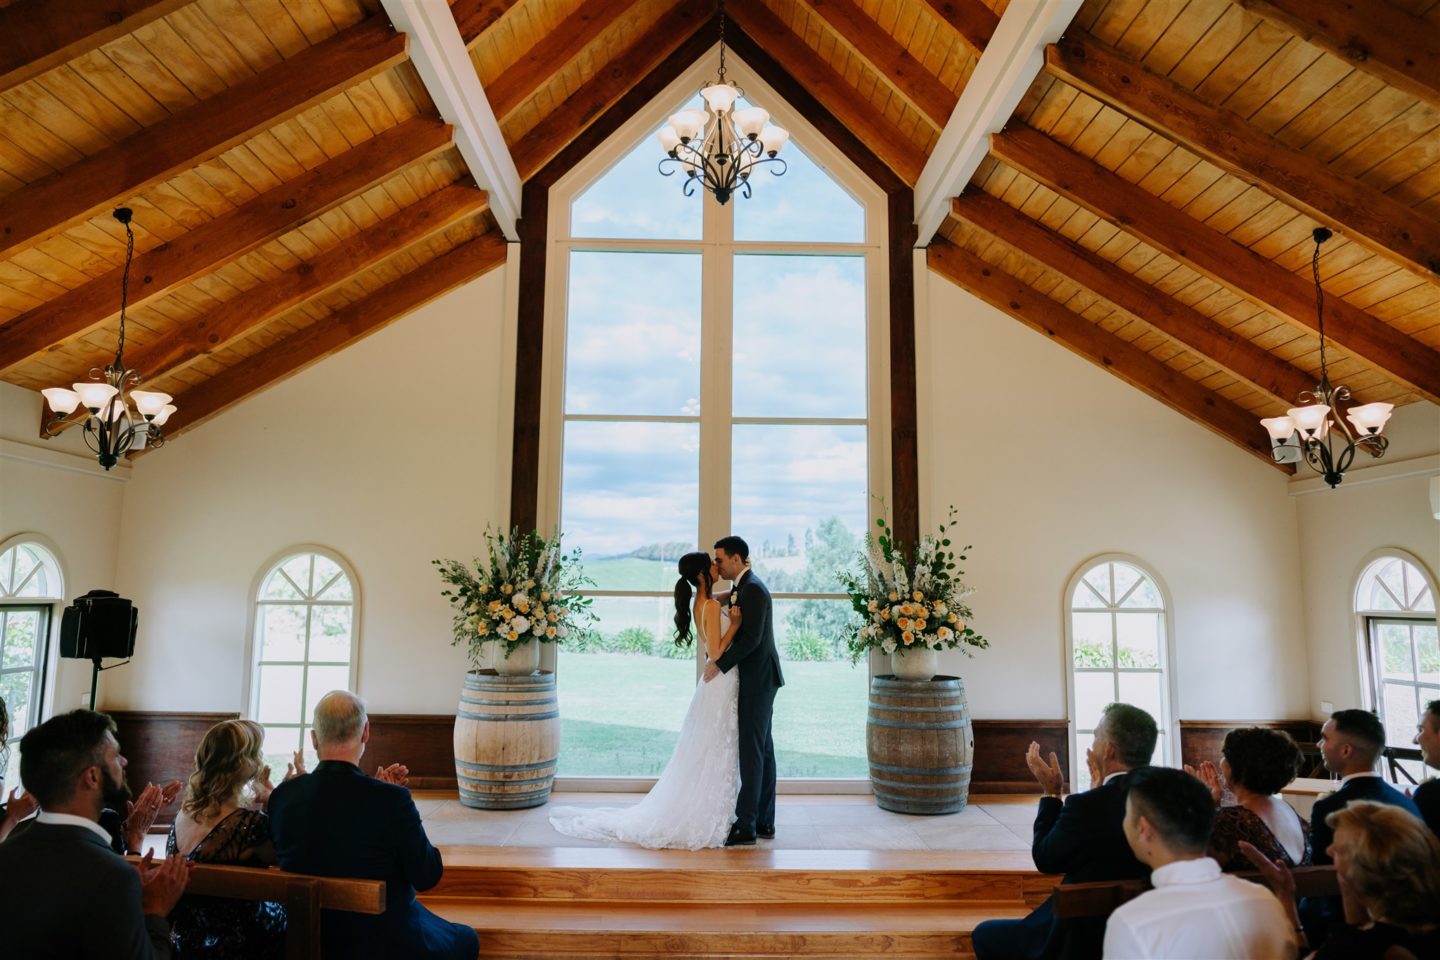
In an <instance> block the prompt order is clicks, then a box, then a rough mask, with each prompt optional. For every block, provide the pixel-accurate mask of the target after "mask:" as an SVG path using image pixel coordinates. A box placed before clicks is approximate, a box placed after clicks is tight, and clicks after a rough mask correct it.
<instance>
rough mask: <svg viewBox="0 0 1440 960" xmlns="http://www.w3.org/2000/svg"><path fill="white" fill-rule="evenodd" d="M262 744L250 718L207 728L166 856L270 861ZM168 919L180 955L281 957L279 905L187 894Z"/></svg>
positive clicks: (235, 862)
mask: <svg viewBox="0 0 1440 960" xmlns="http://www.w3.org/2000/svg"><path fill="white" fill-rule="evenodd" d="M264 739H265V731H264V730H263V729H262V728H261V726H260V725H259V724H258V723H255V722H254V721H253V720H225V721H222V722H220V723H217V724H215V726H213V727H211V728H210V729H209V730H208V731H206V733H205V737H204V739H202V740H201V741H200V747H199V749H197V750H196V751H195V772H194V773H192V774H191V775H190V782H189V784H188V785H187V787H186V789H185V800H184V802H183V803H182V804H181V806H180V814H179V816H177V817H176V818H175V823H174V825H173V826H171V828H170V838H169V840H168V841H167V843H166V853H167V854H175V853H178V854H180V855H181V856H183V857H184V858H185V859H186V860H191V861H194V862H195V863H217V864H229V865H232V866H246V867H264V866H271V865H273V864H274V863H275V850H274V847H273V845H272V844H271V842H270V822H269V818H268V817H267V816H266V815H265V812H264V809H265V804H266V803H267V802H268V801H269V799H270V791H271V789H272V787H271V785H270V768H269V767H268V766H266V765H265V762H264V760H263V757H262V753H261V748H262V746H263V744H264ZM170 919H171V922H172V925H173V928H174V932H175V941H176V945H177V946H178V947H179V955H180V956H182V957H186V958H189V957H205V958H214V960H230V958H236V960H240V958H245V960H251V958H255V960H259V958H267V957H276V958H278V957H280V956H282V955H283V953H284V941H285V908H284V907H283V906H281V905H280V904H278V903H270V902H268V901H259V902H255V901H245V900H227V899H223V898H219V897H199V896H187V897H185V898H184V899H182V900H181V901H180V905H179V906H178V907H176V908H175V912H174V913H173V914H172V915H171V918H170Z"/></svg>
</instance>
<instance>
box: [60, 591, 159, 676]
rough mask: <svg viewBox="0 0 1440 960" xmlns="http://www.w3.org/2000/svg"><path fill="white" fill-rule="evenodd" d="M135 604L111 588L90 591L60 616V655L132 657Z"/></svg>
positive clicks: (95, 657)
mask: <svg viewBox="0 0 1440 960" xmlns="http://www.w3.org/2000/svg"><path fill="white" fill-rule="evenodd" d="M139 622H140V613H139V611H137V610H136V609H135V605H134V604H132V603H131V602H130V601H129V600H126V599H124V598H123V597H121V596H120V595H119V594H117V593H113V592H111V591H109V590H91V591H90V592H89V593H87V594H85V596H83V597H76V598H75V603H74V604H73V605H71V606H68V607H66V608H65V613H64V614H63V615H62V616H61V618H60V656H62V657H74V658H75V659H77V660H98V659H100V658H102V657H130V656H133V655H134V653H135V628H136V626H137V625H138V624H139Z"/></svg>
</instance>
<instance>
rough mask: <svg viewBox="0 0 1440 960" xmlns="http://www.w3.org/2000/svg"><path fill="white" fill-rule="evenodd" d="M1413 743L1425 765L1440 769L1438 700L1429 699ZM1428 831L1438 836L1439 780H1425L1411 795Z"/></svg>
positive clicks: (1439, 831)
mask: <svg viewBox="0 0 1440 960" xmlns="http://www.w3.org/2000/svg"><path fill="white" fill-rule="evenodd" d="M1415 745H1416V746H1417V747H1419V748H1420V754H1421V756H1423V757H1424V758H1425V764H1426V766H1431V767H1435V768H1437V769H1440V700H1431V701H1430V703H1429V705H1428V706H1426V707H1425V713H1424V714H1423V715H1422V716H1421V717H1420V722H1419V723H1418V724H1417V725H1416V732H1415ZM1411 799H1412V800H1414V801H1415V806H1417V807H1419V808H1420V816H1422V817H1424V818H1425V825H1426V826H1428V827H1429V828H1430V832H1431V833H1433V834H1435V835H1436V836H1437V837H1440V780H1426V781H1425V782H1424V783H1422V784H1420V786H1418V787H1416V788H1415V793H1414V794H1413V795H1412V796H1411Z"/></svg>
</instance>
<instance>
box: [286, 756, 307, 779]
mask: <svg viewBox="0 0 1440 960" xmlns="http://www.w3.org/2000/svg"><path fill="white" fill-rule="evenodd" d="M304 775H305V751H304V750H296V751H295V759H294V760H292V761H290V762H289V763H287V764H285V780H294V779H295V778H296V777H303V776H304ZM285 780H282V781H280V782H281V783H284V782H285Z"/></svg>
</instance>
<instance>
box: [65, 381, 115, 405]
mask: <svg viewBox="0 0 1440 960" xmlns="http://www.w3.org/2000/svg"><path fill="white" fill-rule="evenodd" d="M71 386H72V387H74V388H75V392H76V393H78V394H80V402H81V403H83V404H85V409H87V410H99V409H100V408H101V407H103V406H105V401H107V400H109V399H110V398H111V397H113V396H115V394H117V393H119V392H120V391H119V389H118V388H116V387H112V386H111V385H110V384H108V383H75V384H71Z"/></svg>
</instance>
